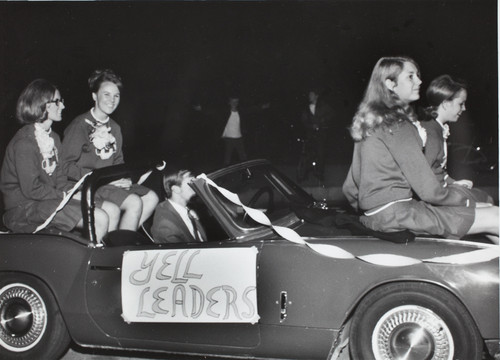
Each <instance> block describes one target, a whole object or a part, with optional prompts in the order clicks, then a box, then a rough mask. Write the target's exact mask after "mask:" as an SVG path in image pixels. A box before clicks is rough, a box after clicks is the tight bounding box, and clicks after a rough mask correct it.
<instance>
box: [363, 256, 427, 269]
mask: <svg viewBox="0 0 500 360" xmlns="http://www.w3.org/2000/svg"><path fill="white" fill-rule="evenodd" d="M356 257H357V258H358V259H360V260H363V261H365V262H367V263H370V264H375V265H383V266H389V267H400V266H410V265H416V264H421V263H422V260H419V259H414V258H411V257H407V256H401V255H394V254H370V255H362V256H356Z"/></svg>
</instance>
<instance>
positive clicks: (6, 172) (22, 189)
mask: <svg viewBox="0 0 500 360" xmlns="http://www.w3.org/2000/svg"><path fill="white" fill-rule="evenodd" d="M63 109H64V103H63V99H62V98H61V94H60V93H59V90H57V88H56V87H55V86H54V85H52V84H51V83H49V82H48V81H46V80H43V79H38V80H35V81H33V82H32V83H30V84H29V85H28V86H27V87H26V88H25V89H24V90H23V92H22V93H21V95H20V97H19V100H18V101H17V118H18V120H19V121H20V122H21V124H23V125H24V126H23V127H22V128H21V129H20V130H19V131H18V132H17V133H16V134H15V135H14V137H13V138H12V140H11V141H10V143H9V145H8V146H7V149H6V152H5V158H4V160H3V165H2V170H1V172H0V189H1V191H2V193H3V197H4V203H5V210H6V211H5V214H4V217H3V220H4V223H5V225H6V226H7V227H8V228H9V229H10V230H12V231H15V232H33V231H35V230H36V228H37V227H38V226H39V225H41V224H43V223H44V222H45V220H46V219H48V218H49V216H50V215H51V214H52V213H53V212H54V211H55V209H56V208H57V206H58V205H59V203H60V202H61V201H62V200H63V198H64V196H65V195H66V193H67V192H68V191H69V190H70V189H71V187H72V185H71V183H69V182H68V181H67V178H66V176H65V175H63V173H62V171H61V166H60V155H61V141H60V139H59V136H58V135H57V134H56V133H55V132H53V131H52V129H51V126H52V123H53V122H54V121H56V122H57V121H61V120H62V110H63ZM79 197H80V194H79V193H77V194H75V196H74V198H79ZM108 206H109V207H108V210H109V211H110V213H111V214H113V215H114V216H115V217H117V216H118V214H119V211H118V208H117V207H113V205H112V204H108ZM113 209H114V210H115V211H114V212H113ZM95 221H96V236H97V240H98V241H100V240H101V239H102V237H103V236H104V235H105V234H106V232H107V231H108V230H109V224H110V220H109V216H108V214H107V213H106V212H105V211H103V210H102V209H99V208H96V209H95ZM50 225H51V226H54V227H56V228H59V229H61V230H65V231H70V230H72V229H73V228H75V227H81V226H82V225H83V221H82V212H81V207H80V202H79V201H78V200H76V199H72V200H70V201H69V202H68V203H67V204H66V206H65V207H64V208H63V209H62V210H61V211H59V212H58V213H57V214H56V216H55V217H54V218H53V220H52V221H51V223H50Z"/></svg>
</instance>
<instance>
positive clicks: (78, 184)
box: [33, 171, 92, 234]
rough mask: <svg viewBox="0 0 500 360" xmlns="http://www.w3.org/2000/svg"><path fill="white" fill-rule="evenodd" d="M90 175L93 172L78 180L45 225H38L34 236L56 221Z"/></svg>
mask: <svg viewBox="0 0 500 360" xmlns="http://www.w3.org/2000/svg"><path fill="white" fill-rule="evenodd" d="M90 174H92V171H90V172H88V173H86V174H85V175H83V176H82V178H81V179H80V180H78V182H77V183H76V184H75V185H74V186H73V187H72V188H71V190H70V191H69V193H67V194H66V196H64V198H63V199H62V200H61V202H60V203H59V205H57V208H56V209H55V210H54V212H53V213H52V214H50V216H49V217H48V218H47V220H45V222H44V223H43V224H41V225H38V227H37V228H36V229H35V231H33V234H36V233H37V232H39V231H40V230H43V229H45V228H46V227H47V225H49V224H50V222H51V221H52V219H54V217H55V216H56V214H57V213H58V212H59V211H61V209H62V208H63V207H65V206H66V204H67V203H68V201H69V200H70V199H71V198H72V197H73V195H74V194H75V192H76V191H77V190H78V189H79V188H80V185H82V183H83V181H84V180H85V179H86V178H87V176H89V175H90Z"/></svg>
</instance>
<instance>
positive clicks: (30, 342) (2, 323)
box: [0, 284, 47, 352]
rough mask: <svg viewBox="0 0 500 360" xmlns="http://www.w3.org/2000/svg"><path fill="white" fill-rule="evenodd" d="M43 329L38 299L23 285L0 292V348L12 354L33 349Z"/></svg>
mask: <svg viewBox="0 0 500 360" xmlns="http://www.w3.org/2000/svg"><path fill="white" fill-rule="evenodd" d="M46 326H47V310H46V308H45V304H44V303H43V300H42V298H41V296H40V295H39V294H38V293H37V292H36V291H35V290H34V289H33V288H31V287H29V286H27V285H24V284H11V285H8V286H5V287H4V288H2V289H1V290H0V346H2V347H4V348H6V349H8V350H10V351H14V352H21V351H26V350H29V349H31V348H32V347H34V346H35V345H36V344H37V343H38V342H39V341H40V339H41V338H42V335H43V333H44V332H45V329H46Z"/></svg>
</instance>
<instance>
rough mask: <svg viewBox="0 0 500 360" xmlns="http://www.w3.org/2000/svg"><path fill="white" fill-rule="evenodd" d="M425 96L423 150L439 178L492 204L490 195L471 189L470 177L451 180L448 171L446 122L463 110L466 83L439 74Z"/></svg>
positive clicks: (444, 182) (454, 187)
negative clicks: (424, 142) (425, 119)
mask: <svg viewBox="0 0 500 360" xmlns="http://www.w3.org/2000/svg"><path fill="white" fill-rule="evenodd" d="M426 96H427V102H428V104H429V107H428V108H426V109H425V114H426V115H427V121H423V122H422V126H423V127H424V128H425V129H426V131H427V142H426V144H425V151H424V153H425V157H426V159H427V161H428V162H429V164H430V165H431V168H432V171H433V172H434V174H435V175H436V177H437V179H438V181H439V182H440V183H441V185H442V186H443V187H448V188H449V190H450V191H459V192H464V193H465V194H466V196H469V197H471V198H473V199H474V200H475V201H478V202H486V203H490V204H493V198H492V197H491V196H490V195H489V194H487V193H486V192H484V191H482V190H479V189H476V188H473V183H472V181H471V180H466V179H463V180H454V179H453V178H452V177H450V176H449V174H448V170H447V158H448V145H447V143H446V139H447V138H448V136H449V135H450V129H449V126H448V123H454V122H457V121H458V119H459V118H460V115H461V114H462V113H463V112H464V111H465V110H466V109H465V102H466V100H467V86H466V84H465V83H464V82H461V81H457V80H454V79H453V78H452V77H451V76H449V75H441V76H439V77H437V78H435V79H434V80H432V81H431V83H430V85H429V87H428V88H427V91H426Z"/></svg>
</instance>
